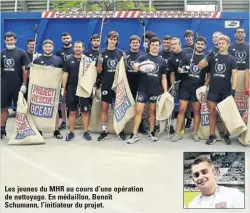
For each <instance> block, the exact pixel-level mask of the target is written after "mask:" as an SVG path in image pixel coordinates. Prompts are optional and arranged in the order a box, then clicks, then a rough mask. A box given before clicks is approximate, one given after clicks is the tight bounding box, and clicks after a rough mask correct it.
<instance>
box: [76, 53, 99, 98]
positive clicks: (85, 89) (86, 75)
mask: <svg viewBox="0 0 250 213" xmlns="http://www.w3.org/2000/svg"><path fill="white" fill-rule="evenodd" d="M96 77H97V71H96V67H95V62H94V61H92V60H91V58H89V57H87V56H83V58H82V60H81V62H80V67H79V73H78V85H77V89H76V95H77V96H79V97H84V98H88V97H90V96H91V95H92V90H93V87H94V85H95V82H96Z"/></svg>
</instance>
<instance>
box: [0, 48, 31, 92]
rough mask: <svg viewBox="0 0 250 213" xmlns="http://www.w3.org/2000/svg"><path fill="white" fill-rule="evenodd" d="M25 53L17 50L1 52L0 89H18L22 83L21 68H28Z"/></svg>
mask: <svg viewBox="0 0 250 213" xmlns="http://www.w3.org/2000/svg"><path fill="white" fill-rule="evenodd" d="M28 64H29V58H28V55H27V53H26V52H25V51H24V50H22V49H19V48H15V49H14V50H7V49H3V50H2V51H1V87H5V88H18V87H20V86H21V84H22V81H23V70H22V66H26V67H27V66H28Z"/></svg>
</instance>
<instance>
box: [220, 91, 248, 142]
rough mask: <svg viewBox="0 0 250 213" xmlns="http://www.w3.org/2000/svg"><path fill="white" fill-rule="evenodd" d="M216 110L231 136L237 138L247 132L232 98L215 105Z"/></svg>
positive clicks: (229, 97)
mask: <svg viewBox="0 0 250 213" xmlns="http://www.w3.org/2000/svg"><path fill="white" fill-rule="evenodd" d="M216 110H217V112H218V114H219V115H220V117H221V119H222V120H223V122H224V124H225V126H226V128H227V130H228V132H229V133H230V134H231V136H233V137H234V136H238V135H239V134H240V133H243V132H244V131H246V130H247V126H246V124H245V123H244V122H243V120H242V118H241V116H240V113H239V111H238V109H237V106H236V104H235V101H234V99H233V97H232V96H228V97H227V98H226V99H225V100H223V101H221V102H220V103H219V104H217V107H216Z"/></svg>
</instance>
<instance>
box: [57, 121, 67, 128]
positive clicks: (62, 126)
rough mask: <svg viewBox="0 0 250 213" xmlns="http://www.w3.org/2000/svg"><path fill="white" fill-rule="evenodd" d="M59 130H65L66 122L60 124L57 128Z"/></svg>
mask: <svg viewBox="0 0 250 213" xmlns="http://www.w3.org/2000/svg"><path fill="white" fill-rule="evenodd" d="M58 129H59V130H63V129H66V122H64V121H63V122H62V123H61V124H60V126H59V128H58Z"/></svg>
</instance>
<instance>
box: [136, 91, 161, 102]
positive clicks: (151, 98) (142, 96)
mask: <svg viewBox="0 0 250 213" xmlns="http://www.w3.org/2000/svg"><path fill="white" fill-rule="evenodd" d="M158 97H159V95H153V94H147V93H144V92H137V94H136V102H139V103H144V104H146V103H147V102H149V103H156V101H157V98H158Z"/></svg>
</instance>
